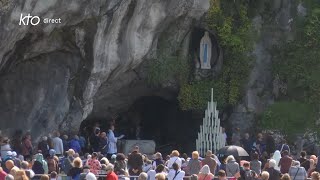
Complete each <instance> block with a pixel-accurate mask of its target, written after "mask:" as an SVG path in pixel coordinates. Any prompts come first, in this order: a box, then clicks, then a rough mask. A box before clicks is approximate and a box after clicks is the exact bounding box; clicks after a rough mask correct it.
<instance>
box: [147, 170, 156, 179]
mask: <svg viewBox="0 0 320 180" xmlns="http://www.w3.org/2000/svg"><path fill="white" fill-rule="evenodd" d="M156 174H157V173H156V171H155V170H150V171H148V173H147V175H148V179H149V180H156Z"/></svg>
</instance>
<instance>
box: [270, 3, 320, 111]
mask: <svg viewBox="0 0 320 180" xmlns="http://www.w3.org/2000/svg"><path fill="white" fill-rule="evenodd" d="M300 25H301V26H303V28H302V27H301V28H299V30H300V31H299V32H297V37H296V39H295V40H293V41H291V42H288V43H285V44H282V45H280V46H278V47H275V60H274V74H276V75H279V77H280V79H281V80H282V81H283V82H285V83H286V84H287V86H288V88H287V91H288V92H287V95H286V97H285V98H287V99H291V100H296V101H301V102H305V103H308V104H313V105H316V106H318V107H319V105H320V104H319V103H320V78H319V77H320V71H319V70H320V51H319V49H320V33H319V29H320V7H319V6H318V7H317V6H316V7H315V6H313V8H312V10H311V11H310V13H309V14H308V16H307V19H306V21H305V23H303V24H300Z"/></svg>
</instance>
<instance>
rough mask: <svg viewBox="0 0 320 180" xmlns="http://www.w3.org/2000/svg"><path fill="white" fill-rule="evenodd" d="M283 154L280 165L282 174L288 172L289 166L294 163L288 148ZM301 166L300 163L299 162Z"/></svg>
mask: <svg viewBox="0 0 320 180" xmlns="http://www.w3.org/2000/svg"><path fill="white" fill-rule="evenodd" d="M282 154H283V156H282V158H281V159H280V162H279V165H278V166H280V172H281V173H282V174H285V173H288V172H289V168H290V167H291V164H292V158H291V157H290V156H289V152H288V151H287V150H285V151H283V153H282ZM299 166H300V163H299Z"/></svg>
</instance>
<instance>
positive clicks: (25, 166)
mask: <svg viewBox="0 0 320 180" xmlns="http://www.w3.org/2000/svg"><path fill="white" fill-rule="evenodd" d="M21 170H24V171H25V172H26V175H27V177H28V178H29V179H32V178H33V177H34V175H35V173H34V172H33V171H32V169H30V167H29V163H28V162H27V161H22V162H21ZM0 179H1V178H0Z"/></svg>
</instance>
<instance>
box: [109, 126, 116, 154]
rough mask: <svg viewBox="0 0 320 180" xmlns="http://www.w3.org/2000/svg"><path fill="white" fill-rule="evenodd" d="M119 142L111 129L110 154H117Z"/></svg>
mask: <svg viewBox="0 0 320 180" xmlns="http://www.w3.org/2000/svg"><path fill="white" fill-rule="evenodd" d="M117 141H118V138H116V137H115V136H114V133H113V131H112V130H111V129H109V132H108V154H115V153H117Z"/></svg>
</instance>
